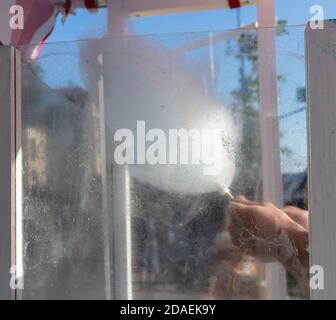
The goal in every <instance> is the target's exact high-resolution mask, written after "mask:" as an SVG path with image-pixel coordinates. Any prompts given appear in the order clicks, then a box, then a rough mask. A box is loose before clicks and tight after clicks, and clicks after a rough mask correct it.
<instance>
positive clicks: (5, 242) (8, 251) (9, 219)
mask: <svg viewBox="0 0 336 320" xmlns="http://www.w3.org/2000/svg"><path fill="white" fill-rule="evenodd" d="M20 61H21V58H20V54H19V53H18V52H17V51H16V50H15V49H14V48H10V47H0V70H1V72H0V98H1V99H0V150H1V152H0V300H11V299H16V298H17V297H18V291H17V290H16V288H15V286H14V288H13V287H12V288H11V286H10V280H11V278H12V275H11V274H10V270H12V271H14V270H15V271H16V274H14V276H15V277H16V276H19V277H21V280H22V281H23V279H22V277H23V264H22V229H21V226H22V217H21V216H20V215H17V213H18V212H22V204H21V201H20V195H21V192H20V190H21V183H20V181H21V179H18V181H17V180H16V172H17V171H18V173H19V175H20V177H21V174H22V170H21V162H20V161H19V160H20V153H19V151H21V145H20V133H21V131H20V129H21V128H20V126H19V125H18V124H19V123H20V121H19V122H18V123H17V119H19V118H20V94H19V91H20V90H19V88H20V86H21V82H20V73H21V70H20ZM20 177H19V178H20ZM17 209H18V210H17ZM16 220H17V224H16ZM17 237H18V238H17ZM17 241H20V243H18V242H17ZM14 266H15V269H11V268H12V267H14ZM12 284H13V281H12Z"/></svg>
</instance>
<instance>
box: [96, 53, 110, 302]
mask: <svg viewBox="0 0 336 320" xmlns="http://www.w3.org/2000/svg"><path fill="white" fill-rule="evenodd" d="M98 64H99V67H100V70H99V71H100V72H99V80H98V104H99V139H100V159H101V182H102V214H103V243H104V274H105V299H106V300H111V299H112V290H111V271H112V270H111V242H110V239H111V238H112V237H111V234H110V232H111V229H110V224H111V221H110V215H109V190H108V185H110V184H109V181H108V174H107V170H108V164H107V154H106V123H105V98H104V76H103V74H102V70H103V64H104V62H103V54H102V53H100V54H99V55H98ZM109 178H110V176H109Z"/></svg>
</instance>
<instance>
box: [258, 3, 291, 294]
mask: <svg viewBox="0 0 336 320" xmlns="http://www.w3.org/2000/svg"><path fill="white" fill-rule="evenodd" d="M258 23H259V29H258V44H259V81H260V126H261V141H262V177H263V198H264V201H269V202H271V203H273V204H274V205H276V206H282V205H283V191H282V188H283V187H282V176H281V163H280V134H279V122H278V101H277V71H276V30H275V28H274V27H275V3H274V0H259V2H258ZM266 286H267V287H266V298H267V299H285V298H286V294H287V293H286V290H287V288H286V273H285V270H284V268H283V267H282V266H281V265H280V264H278V263H273V264H269V265H267V266H266Z"/></svg>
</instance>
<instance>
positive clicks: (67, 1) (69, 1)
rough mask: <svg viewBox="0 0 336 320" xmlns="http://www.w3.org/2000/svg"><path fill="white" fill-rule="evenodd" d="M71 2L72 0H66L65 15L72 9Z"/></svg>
mask: <svg viewBox="0 0 336 320" xmlns="http://www.w3.org/2000/svg"><path fill="white" fill-rule="evenodd" d="M71 2H72V1H71V0H66V2H65V6H64V13H65V15H68V14H69V12H70V10H71V6H72V3H71Z"/></svg>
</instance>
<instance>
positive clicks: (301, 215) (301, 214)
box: [282, 206, 309, 230]
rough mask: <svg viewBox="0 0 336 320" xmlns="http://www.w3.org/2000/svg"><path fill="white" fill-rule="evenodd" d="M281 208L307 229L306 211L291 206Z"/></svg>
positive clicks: (307, 218)
mask: <svg viewBox="0 0 336 320" xmlns="http://www.w3.org/2000/svg"><path fill="white" fill-rule="evenodd" d="M282 210H283V211H284V212H285V213H286V214H287V215H288V216H289V217H290V218H291V219H292V220H294V221H295V222H296V223H298V224H299V225H301V226H302V227H304V228H305V229H306V230H308V229H309V217H308V211H306V210H302V209H299V208H296V207H293V206H287V207H284V208H283V209H282Z"/></svg>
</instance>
